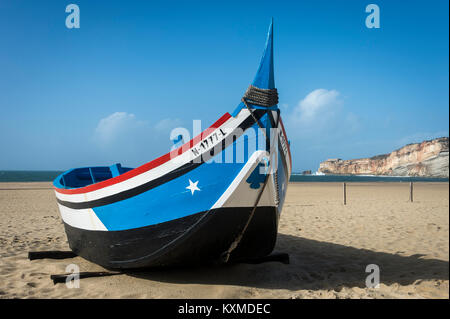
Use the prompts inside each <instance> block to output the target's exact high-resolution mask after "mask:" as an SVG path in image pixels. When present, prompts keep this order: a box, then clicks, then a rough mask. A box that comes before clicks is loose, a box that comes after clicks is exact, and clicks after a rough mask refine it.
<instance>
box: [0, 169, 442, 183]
mask: <svg viewBox="0 0 450 319" xmlns="http://www.w3.org/2000/svg"><path fill="white" fill-rule="evenodd" d="M61 173H62V171H0V183H1V182H51V181H53V180H54V179H55V178H56V177H57V176H58V175H59V174H61ZM290 181H291V182H319V183H320V182H348V183H351V182H448V181H449V180H448V178H436V177H405V176H372V175H303V174H298V173H293V174H292V175H291V178H290Z"/></svg>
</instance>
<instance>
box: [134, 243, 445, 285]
mask: <svg viewBox="0 0 450 319" xmlns="http://www.w3.org/2000/svg"><path fill="white" fill-rule="evenodd" d="M275 251H276V252H286V253H288V254H289V255H290V260H291V262H290V264H289V265H285V264H281V263H279V262H267V263H263V264H234V265H224V266H210V267H196V268H175V269H165V270H163V269H160V270H148V271H140V272H136V273H128V274H129V275H130V276H135V277H138V278H144V279H148V280H154V281H160V282H167V283H178V284H211V285H236V286H246V287H255V288H266V289H289V290H299V289H309V290H318V289H333V290H337V291H339V290H340V289H342V288H343V287H349V288H352V287H360V288H365V280H366V276H367V275H368V273H366V272H365V269H366V266H367V265H368V264H376V265H378V266H379V267H380V282H381V283H383V284H386V285H391V284H394V283H397V284H400V285H409V284H413V283H415V282H416V281H418V280H426V279H444V280H445V279H447V280H448V275H449V263H448V261H443V260H437V259H430V258H423V257H424V255H420V254H416V255H412V256H401V255H397V254H391V253H384V252H375V251H370V250H365V249H357V248H353V247H347V246H343V245H338V244H332V243H326V242H320V241H316V240H311V239H304V238H300V237H296V236H291V235H284V234H279V235H278V240H277V246H276V248H275ZM399 253H400V252H399Z"/></svg>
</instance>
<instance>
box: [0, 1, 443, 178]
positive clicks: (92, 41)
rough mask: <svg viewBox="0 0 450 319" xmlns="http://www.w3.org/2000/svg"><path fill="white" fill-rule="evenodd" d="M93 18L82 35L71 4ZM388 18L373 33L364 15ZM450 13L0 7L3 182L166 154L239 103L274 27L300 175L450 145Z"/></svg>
mask: <svg viewBox="0 0 450 319" xmlns="http://www.w3.org/2000/svg"><path fill="white" fill-rule="evenodd" d="M70 3H75V4H77V5H78V6H79V8H80V28H79V29H68V28H66V26H65V19H66V16H67V15H68V13H66V12H65V7H66V6H67V5H68V4H70ZM370 3H375V4H377V5H378V6H379V8H380V28H379V29H368V28H367V27H366V26H365V19H366V16H367V15H368V13H366V12H365V8H366V6H367V5H368V4H370ZM448 10H449V8H448V1H444V0H438V1H407V2H406V1H400V0H390V1H375V0H373V1H372V0H371V1H360V0H358V1H356V0H354V1H351V0H350V1H348V0H347V1H204V2H203V1H179V2H177V1H171V2H168V1H137V0H136V1H100V0H89V1H87V0H83V1H81V0H80V1H76V0H72V2H70V1H62V0H58V1H56V0H55V1H50V0H48V1H31V0H28V1H22V0H2V1H0V41H1V44H0V48H1V50H0V108H1V117H0V132H1V134H0V149H1V156H0V169H20V170H28V169H32V170H34V169H35V170H53V169H58V170H59V169H68V168H72V167H76V166H85V165H86V166H89V165H110V164H112V163H114V162H122V163H123V164H124V165H126V166H137V165H140V164H142V163H144V162H147V161H149V160H151V159H153V158H154V157H156V156H159V155H162V154H163V153H166V152H167V151H168V150H169V149H170V147H171V145H172V142H171V141H170V140H169V132H170V131H171V129H172V128H174V127H177V126H184V127H186V128H189V129H190V130H192V120H194V119H197V120H201V121H202V126H203V127H207V126H209V125H210V124H212V123H213V122H214V121H215V120H216V119H217V118H218V117H219V116H221V115H222V114H223V113H225V112H231V111H232V110H233V109H234V108H235V107H236V106H237V104H238V102H239V100H240V98H241V96H242V95H243V93H244V92H245V90H246V88H247V86H248V85H249V83H250V82H251V81H252V79H253V76H254V74H255V72H256V69H257V66H258V63H259V59H260V57H261V54H262V50H263V47H264V43H265V37H266V32H267V28H268V25H269V22H270V18H271V17H272V16H273V17H274V41H275V42H274V45H275V49H274V54H275V82H276V86H277V88H278V90H279V94H280V108H281V111H282V116H283V118H284V122H285V124H286V129H287V135H288V138H289V139H290V140H291V150H292V154H293V165H294V170H295V171H300V170H306V169H311V170H313V171H314V170H316V169H317V168H318V165H319V163H320V162H321V161H323V160H326V159H327V158H335V157H339V158H343V159H350V158H359V157H366V156H373V155H377V154H381V153H386V152H390V151H392V150H394V149H396V148H398V147H400V146H402V145H404V144H407V143H411V142H419V141H422V140H424V139H429V138H434V137H439V136H448V131H449V124H448V121H449V107H448V104H449V92H448V85H449V71H448V70H449V65H448V58H449V42H448V36H449V34H448V26H449V20H448Z"/></svg>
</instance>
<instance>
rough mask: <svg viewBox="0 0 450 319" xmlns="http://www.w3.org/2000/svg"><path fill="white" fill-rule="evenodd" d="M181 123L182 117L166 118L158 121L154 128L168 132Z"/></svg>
mask: <svg viewBox="0 0 450 319" xmlns="http://www.w3.org/2000/svg"><path fill="white" fill-rule="evenodd" d="M180 125H181V120H180V119H171V118H166V119H162V120H161V121H159V122H158V123H156V124H155V127H154V128H155V130H156V131H157V132H161V133H167V132H170V130H172V129H174V128H176V127H178V126H180Z"/></svg>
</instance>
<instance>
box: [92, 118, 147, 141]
mask: <svg viewBox="0 0 450 319" xmlns="http://www.w3.org/2000/svg"><path fill="white" fill-rule="evenodd" d="M143 125H144V122H142V121H138V120H137V119H136V116H135V115H134V114H130V113H126V112H115V113H113V114H111V115H109V116H107V117H105V118H103V119H101V120H100V121H99V123H98V125H97V127H96V129H95V138H96V140H98V141H99V142H101V143H104V144H110V143H113V142H115V141H117V139H121V138H122V137H124V135H129V134H130V132H134V131H135V130H136V128H139V127H142V126H143Z"/></svg>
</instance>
